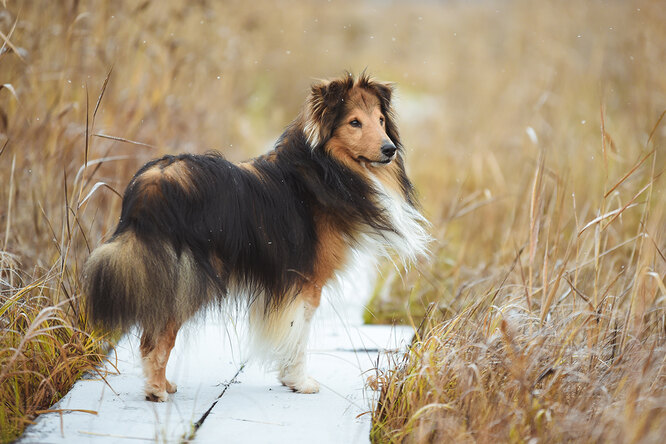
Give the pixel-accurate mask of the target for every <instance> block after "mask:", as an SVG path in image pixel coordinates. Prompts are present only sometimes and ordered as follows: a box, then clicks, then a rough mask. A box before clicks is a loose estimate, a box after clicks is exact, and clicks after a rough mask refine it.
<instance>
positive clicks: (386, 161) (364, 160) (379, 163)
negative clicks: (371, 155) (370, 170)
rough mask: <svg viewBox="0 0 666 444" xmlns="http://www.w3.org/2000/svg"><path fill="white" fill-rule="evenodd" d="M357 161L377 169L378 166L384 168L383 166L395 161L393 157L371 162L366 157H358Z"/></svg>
mask: <svg viewBox="0 0 666 444" xmlns="http://www.w3.org/2000/svg"><path fill="white" fill-rule="evenodd" d="M356 159H357V160H358V161H359V162H361V163H365V164H368V165H372V166H375V167H376V166H382V165H387V164H389V163H391V161H392V160H393V157H387V158H385V159H382V160H370V159H368V158H367V157H365V156H358V157H357V158H356Z"/></svg>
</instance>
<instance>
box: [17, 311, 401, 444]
mask: <svg viewBox="0 0 666 444" xmlns="http://www.w3.org/2000/svg"><path fill="white" fill-rule="evenodd" d="M334 305H336V304H334ZM334 305H333V306H332V305H329V306H326V302H325V303H324V304H323V305H322V309H321V310H320V311H321V313H318V314H317V316H316V317H315V321H314V325H313V334H312V335H311V341H310V354H309V361H308V366H309V372H310V374H311V375H312V376H313V377H314V378H315V379H317V380H318V381H319V382H320V384H321V390H320V392H319V393H318V394H314V395H303V394H297V393H293V392H291V391H290V390H288V389H287V388H285V387H283V386H281V385H280V384H279V382H278V381H277V378H276V375H275V373H274V372H267V371H265V370H264V369H262V368H260V367H259V366H258V365H256V364H253V363H251V362H247V356H245V355H244V353H243V349H244V347H243V346H242V345H241V340H240V339H239V337H240V336H242V334H236V332H235V331H234V330H233V328H230V327H229V325H230V324H231V323H230V322H227V323H224V322H221V321H220V320H217V321H216V320H210V319H208V320H206V321H205V322H199V323H198V324H199V325H192V326H190V327H186V328H185V331H184V332H183V333H182V334H180V335H179V336H178V339H177V341H176V346H175V348H174V351H173V353H172V357H171V359H170V361H169V366H168V368H167V377H168V378H169V379H170V380H172V381H174V382H176V383H177V384H178V392H177V393H175V394H174V395H170V397H169V400H168V401H167V402H165V403H152V402H147V401H145V400H144V398H143V390H142V384H143V378H142V375H141V367H140V358H139V356H138V339H137V338H136V335H135V334H134V335H132V334H130V335H127V336H125V337H124V338H123V339H122V340H121V341H120V343H119V344H118V346H117V349H116V353H115V354H112V355H111V359H110V362H109V364H107V366H106V369H107V373H106V374H105V375H104V376H105V380H106V382H105V381H103V380H102V379H101V378H100V377H99V376H92V377H87V378H84V379H82V380H80V381H79V382H77V383H76V385H75V386H74V388H73V389H72V390H71V391H70V392H69V393H68V394H67V395H66V396H65V397H64V398H63V399H62V400H61V401H60V402H59V403H58V404H56V405H55V406H53V410H58V411H57V412H53V413H46V414H43V415H41V416H40V417H39V418H38V419H37V421H36V424H35V425H32V426H30V427H29V428H28V429H27V430H26V433H25V434H24V435H23V437H22V438H21V439H20V440H19V442H20V443H76V442H82V443H85V442H91V443H112V442H113V443H117V442H119V443H123V442H127V443H130V442H151V441H155V442H169V443H171V442H177V443H178V442H194V443H209V442H210V443H281V442H289V443H312V442H318V443H322V444H323V443H366V442H369V437H368V435H369V431H370V413H369V410H370V409H371V404H372V400H373V397H374V396H376V393H375V392H373V391H372V390H370V389H368V388H367V387H366V379H367V377H368V376H370V375H372V374H374V372H373V371H371V369H373V368H375V366H376V365H378V363H379V365H380V366H382V365H385V363H386V360H387V359H388V357H389V356H390V355H391V354H394V353H396V351H398V350H400V349H404V346H405V345H406V343H408V342H409V340H410V339H411V335H412V330H411V328H409V327H389V326H364V325H361V323H360V307H359V306H358V305H356V306H353V305H354V304H352V307H350V308H347V309H345V310H336V309H334ZM338 305H345V306H349V304H338ZM335 308H338V309H339V308H340V307H339V306H338V307H335ZM350 310H351V311H354V313H350ZM338 313H342V316H340V315H338Z"/></svg>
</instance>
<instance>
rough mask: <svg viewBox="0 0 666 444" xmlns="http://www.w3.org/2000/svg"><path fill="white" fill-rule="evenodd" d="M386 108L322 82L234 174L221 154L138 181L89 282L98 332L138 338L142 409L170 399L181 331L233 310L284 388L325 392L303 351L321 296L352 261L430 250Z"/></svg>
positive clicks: (175, 163)
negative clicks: (171, 367) (202, 317)
mask: <svg viewBox="0 0 666 444" xmlns="http://www.w3.org/2000/svg"><path fill="white" fill-rule="evenodd" d="M391 96H392V87H391V86H390V85H388V84H385V83H381V82H377V81H374V80H372V79H370V78H368V77H367V76H365V75H362V76H360V77H359V78H358V79H355V78H354V77H353V76H351V75H345V76H343V77H342V78H339V79H335V80H332V81H325V82H320V83H317V84H315V85H313V86H312V90H311V92H310V95H309V97H308V98H307V101H306V103H305V106H304V108H303V111H302V112H301V114H300V115H299V117H298V118H297V119H296V120H295V121H294V122H293V123H292V124H291V125H290V126H289V127H287V129H286V130H285V132H284V133H283V134H282V136H281V137H280V139H279V140H278V142H277V143H276V145H275V148H274V149H273V150H272V151H270V152H269V153H267V154H265V155H263V156H260V157H258V158H255V159H253V160H251V161H248V162H245V163H241V164H238V165H234V164H232V163H230V162H228V161H227V160H225V159H224V158H223V157H222V156H221V155H220V154H218V153H207V154H204V155H190V154H182V155H179V156H164V157H162V158H160V159H157V160H154V161H151V162H149V163H147V164H146V165H144V166H143V167H142V168H141V169H140V170H139V171H138V172H137V173H136V175H135V176H134V177H133V178H132V180H131V181H130V183H129V185H128V186H127V189H126V190H125V194H124V197H123V204H122V213H121V216H120V221H119V223H118V226H117V228H116V230H115V232H114V234H113V236H112V237H111V238H110V239H109V240H108V241H107V242H106V243H104V244H103V245H101V246H100V247H98V248H97V249H96V250H95V251H93V253H92V254H91V256H90V258H89V259H88V261H87V262H86V265H85V268H84V271H83V282H84V293H85V295H86V297H87V306H88V311H89V313H90V316H91V318H92V320H93V321H94V322H96V323H97V324H100V325H101V326H103V327H105V328H108V329H118V328H120V329H127V328H130V327H132V326H135V325H138V326H139V327H140V328H141V329H142V331H143V334H142V338H141V347H140V349H141V354H142V357H143V363H144V371H145V375H146V389H145V391H146V398H147V399H149V400H153V401H164V400H166V399H167V393H173V392H174V391H175V390H176V386H175V384H172V383H170V382H169V381H167V379H166V377H165V368H166V364H167V361H168V359H169V353H170V352H171V349H172V348H173V345H174V341H175V338H176V335H177V332H178V330H179V328H180V327H181V326H182V324H183V323H184V322H186V321H187V320H188V319H190V318H191V317H192V316H194V315H195V314H196V313H198V312H200V311H201V310H202V309H204V308H205V307H210V306H213V305H219V304H220V303H221V302H223V301H225V300H228V299H229V298H238V297H243V298H244V301H245V302H246V303H247V304H248V306H249V314H250V327H251V331H252V334H253V335H254V336H255V338H256V339H257V340H256V341H255V342H257V343H259V344H262V345H261V346H260V347H259V348H261V349H262V350H264V351H265V352H266V354H268V355H269V356H270V358H271V359H272V360H273V361H274V362H276V363H277V367H278V370H279V375H278V377H279V379H280V381H281V382H282V383H283V384H285V385H287V386H289V387H291V388H292V389H293V390H296V391H298V392H302V393H315V392H317V391H318V390H319V385H318V383H317V382H316V381H315V380H314V379H313V378H311V377H310V376H308V374H307V372H306V369H305V361H306V356H305V351H306V347H307V339H308V335H309V332H310V323H311V320H312V317H313V315H314V313H315V311H316V309H317V307H318V306H319V303H320V299H321V290H322V288H323V287H324V286H325V285H327V283H329V282H331V281H333V280H335V279H336V277H338V276H339V274H340V273H341V272H342V270H343V269H344V267H345V265H346V264H347V263H348V260H349V258H350V257H351V255H352V254H354V253H355V252H358V251H363V252H365V253H368V252H370V253H372V254H375V255H384V256H389V255H391V254H392V252H395V253H396V254H397V255H398V256H399V257H400V259H401V260H402V261H403V262H409V261H413V260H415V259H416V257H417V256H419V255H421V254H423V253H424V252H425V250H426V244H427V242H428V239H429V236H428V234H427V232H426V230H425V228H424V225H426V221H425V219H424V218H423V216H422V215H421V214H420V213H419V210H418V205H417V202H416V198H415V194H414V190H413V187H412V184H411V182H410V181H409V179H408V178H407V175H406V173H405V168H404V150H403V147H402V145H401V143H400V137H399V135H398V131H397V127H396V124H395V119H394V115H393V111H392V108H391ZM236 300H237V299H236Z"/></svg>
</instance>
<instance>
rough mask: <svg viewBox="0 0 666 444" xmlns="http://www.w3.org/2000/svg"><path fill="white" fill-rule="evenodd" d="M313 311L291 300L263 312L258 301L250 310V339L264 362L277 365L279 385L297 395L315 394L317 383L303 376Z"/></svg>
mask: <svg viewBox="0 0 666 444" xmlns="http://www.w3.org/2000/svg"><path fill="white" fill-rule="evenodd" d="M314 312H315V308H313V307H310V306H309V305H308V304H307V303H306V302H305V301H303V300H302V299H301V298H298V297H297V298H295V299H294V300H293V301H292V302H291V303H290V304H289V305H288V306H287V307H286V308H284V309H281V310H276V311H273V312H271V313H265V312H264V306H263V304H262V301H261V300H258V301H255V303H254V304H252V306H251V307H250V340H251V342H252V348H253V351H254V352H255V353H256V355H257V357H258V358H259V359H261V360H262V361H263V362H265V363H269V362H270V363H274V364H277V370H279V375H278V378H279V379H280V382H282V384H284V385H286V386H288V387H290V388H291V389H293V390H295V391H297V392H299V393H317V392H318V391H319V383H317V381H315V380H314V379H313V378H311V377H309V376H308V375H307V374H306V373H305V367H306V365H305V364H306V349H307V344H308V337H309V335H310V323H311V321H312V316H313V315H314Z"/></svg>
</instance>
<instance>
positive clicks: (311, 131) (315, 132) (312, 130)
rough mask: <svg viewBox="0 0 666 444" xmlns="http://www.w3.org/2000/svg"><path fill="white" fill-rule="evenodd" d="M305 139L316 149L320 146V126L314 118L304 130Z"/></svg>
mask: <svg viewBox="0 0 666 444" xmlns="http://www.w3.org/2000/svg"><path fill="white" fill-rule="evenodd" d="M303 132H304V133H305V137H306V138H307V139H308V143H309V144H310V147H312V149H314V148H315V147H316V146H317V145H318V144H319V124H318V123H317V122H316V121H315V119H314V118H312V117H310V118H309V119H308V121H307V123H306V124H305V127H304V128H303Z"/></svg>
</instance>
